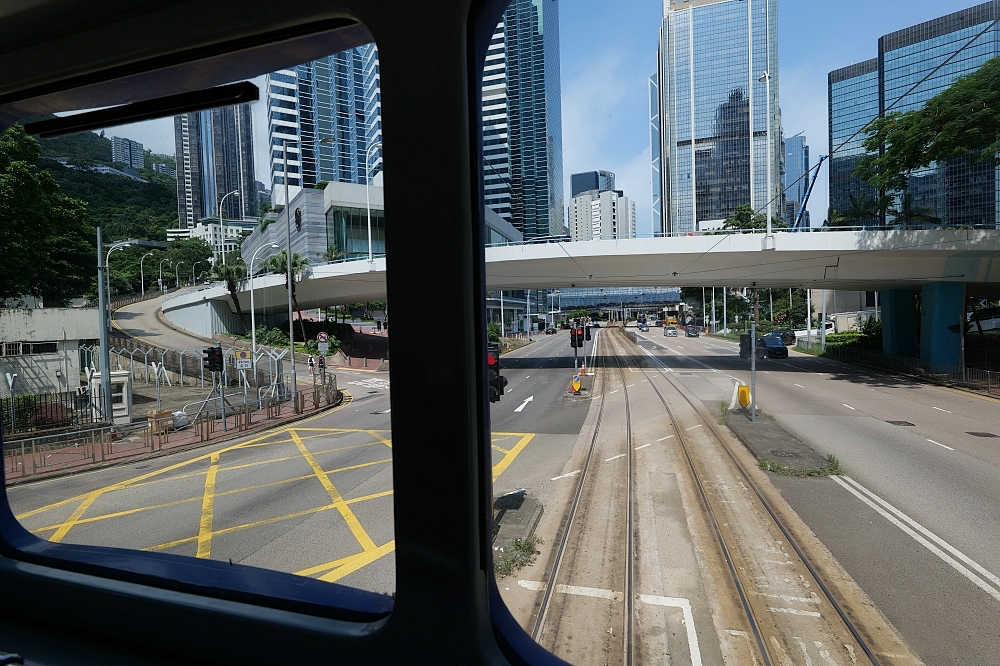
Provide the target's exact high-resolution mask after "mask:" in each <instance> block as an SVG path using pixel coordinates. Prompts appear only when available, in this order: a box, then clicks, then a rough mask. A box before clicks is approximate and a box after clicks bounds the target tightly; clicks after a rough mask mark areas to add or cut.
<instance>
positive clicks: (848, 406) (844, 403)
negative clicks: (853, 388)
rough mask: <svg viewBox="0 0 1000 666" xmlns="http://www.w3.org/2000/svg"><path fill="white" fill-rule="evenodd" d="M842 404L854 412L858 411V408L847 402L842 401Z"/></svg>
mask: <svg viewBox="0 0 1000 666" xmlns="http://www.w3.org/2000/svg"><path fill="white" fill-rule="evenodd" d="M840 404H842V405H843V406H844V407H847V408H848V409H850V410H851V411H854V412H856V411H858V410H856V409H854V408H853V407H851V406H850V405H848V404H847V403H846V402H842V403H840Z"/></svg>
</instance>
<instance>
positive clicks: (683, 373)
mask: <svg viewBox="0 0 1000 666" xmlns="http://www.w3.org/2000/svg"><path fill="white" fill-rule="evenodd" d="M677 374H678V375H693V374H694V373H693V372H678V373H677Z"/></svg>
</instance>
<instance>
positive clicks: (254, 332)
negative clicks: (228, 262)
mask: <svg viewBox="0 0 1000 666" xmlns="http://www.w3.org/2000/svg"><path fill="white" fill-rule="evenodd" d="M264 247H265V246H264V245H261V246H260V247H259V248H257V249H256V250H254V253H253V254H252V255H251V256H250V265H248V266H247V279H249V280H250V331H251V333H250V339H251V348H252V350H253V352H252V354H253V359H254V363H255V364H256V363H257V317H256V312H255V310H254V303H253V262H254V261H255V260H256V259H257V253H258V252H260V251H261V250H263V249H264ZM269 247H270V249H272V250H280V249H281V248H280V247H279V246H278V245H277V244H276V243H272V244H271V245H270V246H269Z"/></svg>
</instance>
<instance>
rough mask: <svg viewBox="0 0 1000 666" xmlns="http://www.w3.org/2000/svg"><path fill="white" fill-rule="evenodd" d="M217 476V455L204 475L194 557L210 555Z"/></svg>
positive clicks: (213, 457) (203, 557) (211, 460)
mask: <svg viewBox="0 0 1000 666" xmlns="http://www.w3.org/2000/svg"><path fill="white" fill-rule="evenodd" d="M218 474H219V454H218V453H217V454H215V455H213V456H212V458H211V459H210V461H209V466H208V474H206V475H205V493H204V495H203V496H202V500H201V520H200V521H199V523H198V552H197V553H195V557H200V558H202V559H205V558H207V557H209V556H210V555H211V554H212V518H213V515H214V514H215V478H216V477H217V476H218Z"/></svg>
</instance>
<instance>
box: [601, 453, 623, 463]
mask: <svg viewBox="0 0 1000 666" xmlns="http://www.w3.org/2000/svg"><path fill="white" fill-rule="evenodd" d="M624 457H625V454H624V453H619V454H618V455H616V456H611V457H610V458H605V459H604V462H611V461H612V460H618V459H619V458H624Z"/></svg>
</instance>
